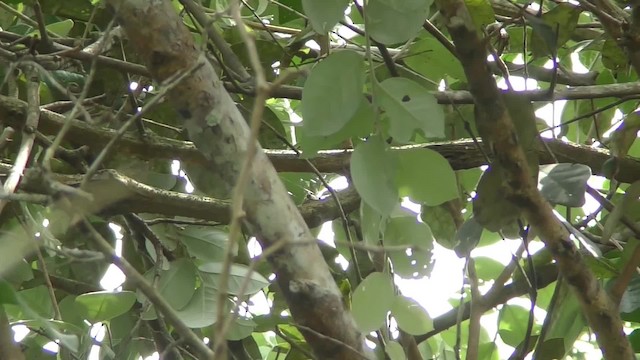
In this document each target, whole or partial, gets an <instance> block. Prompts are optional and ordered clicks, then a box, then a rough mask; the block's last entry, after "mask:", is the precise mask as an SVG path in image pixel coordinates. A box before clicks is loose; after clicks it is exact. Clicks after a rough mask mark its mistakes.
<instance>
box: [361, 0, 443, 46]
mask: <svg viewBox="0 0 640 360" xmlns="http://www.w3.org/2000/svg"><path fill="white" fill-rule="evenodd" d="M432 2H433V0H403V1H397V0H369V1H367V5H366V12H367V24H366V25H367V33H368V35H369V36H371V37H372V38H373V39H375V40H376V41H378V42H380V43H383V44H386V45H390V44H397V43H400V42H404V41H407V40H409V39H410V38H412V37H414V36H416V34H417V33H418V31H419V30H420V29H421V28H422V24H423V23H424V21H425V19H426V18H427V15H428V14H429V7H430V6H431V3H432Z"/></svg>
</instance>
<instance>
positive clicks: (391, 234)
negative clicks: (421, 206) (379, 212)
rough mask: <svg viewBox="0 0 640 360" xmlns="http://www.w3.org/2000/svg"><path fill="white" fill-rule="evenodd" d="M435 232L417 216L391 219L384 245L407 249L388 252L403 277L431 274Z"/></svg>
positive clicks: (397, 272) (386, 230) (394, 268)
mask: <svg viewBox="0 0 640 360" xmlns="http://www.w3.org/2000/svg"><path fill="white" fill-rule="evenodd" d="M433 240H434V239H433V234H432V233H431V229H429V226H428V225H427V224H425V223H423V222H420V221H418V219H417V218H416V217H415V216H400V217H393V218H391V219H389V222H388V223H387V226H386V229H385V231H384V245H385V246H394V247H399V248H402V247H403V246H406V248H407V250H404V251H402V250H396V251H390V252H389V253H388V255H389V258H390V259H391V263H392V264H393V271H394V273H395V274H396V275H399V276H401V277H403V278H419V277H423V276H427V275H429V274H430V272H431V269H432V265H433V264H432V261H431V255H432V253H431V252H432V250H433Z"/></svg>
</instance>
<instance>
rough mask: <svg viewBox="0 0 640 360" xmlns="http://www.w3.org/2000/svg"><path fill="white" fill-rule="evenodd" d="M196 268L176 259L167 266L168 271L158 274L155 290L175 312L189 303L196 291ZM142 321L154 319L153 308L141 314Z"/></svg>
mask: <svg viewBox="0 0 640 360" xmlns="http://www.w3.org/2000/svg"><path fill="white" fill-rule="evenodd" d="M154 272H155V271H154V270H151V271H150V272H148V273H147V274H146V277H147V278H148V280H152V278H153V276H154ZM196 274H197V268H196V266H195V265H194V264H193V263H192V262H191V261H189V260H187V259H178V260H176V261H173V262H171V264H169V269H168V270H163V271H161V272H160V277H159V279H158V281H157V283H156V290H157V291H158V292H159V293H160V295H162V297H163V298H164V299H165V300H166V301H167V302H168V303H169V305H171V307H173V308H174V309H176V310H180V309H182V308H183V307H185V306H186V305H187V303H189V300H191V298H192V297H193V294H194V292H195V291H196ZM142 317H143V319H144V320H152V319H155V318H156V313H155V311H153V308H150V309H149V311H148V312H146V313H144V314H142Z"/></svg>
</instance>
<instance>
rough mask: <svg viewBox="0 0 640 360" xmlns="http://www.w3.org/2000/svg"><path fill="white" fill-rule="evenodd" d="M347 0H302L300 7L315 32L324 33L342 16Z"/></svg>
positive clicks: (347, 3)
mask: <svg viewBox="0 0 640 360" xmlns="http://www.w3.org/2000/svg"><path fill="white" fill-rule="evenodd" d="M348 5H349V0H325V1H316V0H302V8H303V9H304V13H305V14H306V15H307V17H308V18H309V22H311V26H312V27H313V30H315V32H317V33H320V34H324V33H327V32H329V31H331V30H332V29H333V27H334V26H336V24H337V23H338V21H340V19H342V18H343V17H344V11H345V10H346V9H347V6H348Z"/></svg>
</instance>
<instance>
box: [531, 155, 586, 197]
mask: <svg viewBox="0 0 640 360" xmlns="http://www.w3.org/2000/svg"><path fill="white" fill-rule="evenodd" d="M540 173H541V174H544V177H542V178H541V179H540V185H541V187H540V193H541V194H542V196H544V197H545V198H546V199H547V200H548V201H549V202H551V203H552V204H559V205H564V206H569V207H580V206H582V205H584V202H585V197H584V194H585V191H586V187H587V180H589V178H590V177H591V168H589V167H588V166H587V165H582V164H566V163H565V164H552V165H543V166H541V167H540Z"/></svg>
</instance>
